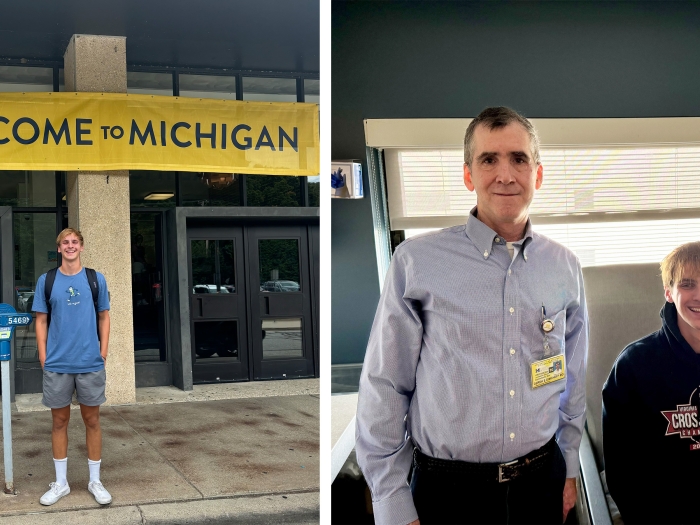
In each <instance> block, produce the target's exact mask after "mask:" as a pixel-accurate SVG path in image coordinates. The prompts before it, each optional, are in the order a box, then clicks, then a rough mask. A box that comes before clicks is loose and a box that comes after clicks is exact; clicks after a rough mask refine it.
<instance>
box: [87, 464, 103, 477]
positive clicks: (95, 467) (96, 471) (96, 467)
mask: <svg viewBox="0 0 700 525" xmlns="http://www.w3.org/2000/svg"><path fill="white" fill-rule="evenodd" d="M101 463H102V460H101V459H99V460H97V461H93V460H91V459H88V468H89V469H90V483H92V482H93V481H100V464H101Z"/></svg>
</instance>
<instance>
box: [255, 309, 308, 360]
mask: <svg viewBox="0 0 700 525" xmlns="http://www.w3.org/2000/svg"><path fill="white" fill-rule="evenodd" d="M262 330H263V340H262V346H263V359H287V358H291V357H303V356H304V351H303V346H302V340H301V318H296V319H263V321H262Z"/></svg>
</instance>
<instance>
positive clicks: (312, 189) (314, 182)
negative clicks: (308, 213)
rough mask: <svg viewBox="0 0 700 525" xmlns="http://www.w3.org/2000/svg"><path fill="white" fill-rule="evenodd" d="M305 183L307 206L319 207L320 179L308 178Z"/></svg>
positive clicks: (317, 177)
mask: <svg viewBox="0 0 700 525" xmlns="http://www.w3.org/2000/svg"><path fill="white" fill-rule="evenodd" d="M307 181H308V182H307V185H308V187H309V206H320V195H321V177H319V176H316V177H309V178H308V179H307Z"/></svg>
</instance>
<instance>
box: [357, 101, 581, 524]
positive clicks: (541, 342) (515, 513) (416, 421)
mask: <svg viewBox="0 0 700 525" xmlns="http://www.w3.org/2000/svg"><path fill="white" fill-rule="evenodd" d="M464 161H465V164H464V183H465V185H466V186H467V188H468V189H469V190H470V191H476V196H477V205H476V207H475V208H474V209H473V210H472V211H471V214H470V216H469V219H468V221H467V223H466V224H463V225H460V226H455V227H452V228H447V229H445V230H441V231H438V232H433V233H429V234H426V235H422V236H418V237H415V238H412V239H410V240H408V241H406V242H404V243H403V244H402V245H401V246H399V247H398V248H397V249H396V252H395V253H394V257H393V260H392V264H391V268H390V270H389V273H388V275H387V278H386V282H385V285H384V290H383V292H382V296H381V299H380V301H379V306H378V308H377V314H376V317H375V320H374V325H373V327H372V333H371V335H370V340H369V344H368V347H367V354H366V357H365V363H364V368H363V370H362V378H361V380H360V392H359V401H358V408H357V436H358V438H357V456H358V461H359V463H360V467H361V468H362V470H363V473H364V475H365V478H366V480H367V483H368V485H369V487H370V490H371V491H372V499H373V507H374V516H375V521H376V523H378V524H388V525H406V524H409V523H411V524H414V523H421V524H423V525H427V524H430V523H561V522H562V521H564V519H565V518H566V515H567V513H568V512H569V510H570V509H571V508H572V507H573V505H574V503H575V501H576V482H575V478H576V476H577V474H578V470H579V462H578V449H579V443H580V440H581V432H582V428H583V422H584V412H585V381H584V374H585V365H586V353H587V340H588V338H587V336H588V316H587V312H586V304H585V299H584V292H583V282H582V276H581V266H580V263H579V261H578V259H577V258H576V256H575V255H574V254H573V253H571V252H570V251H569V250H567V249H566V248H564V247H563V246H561V245H559V244H557V243H555V242H553V241H551V240H549V239H547V238H546V237H544V236H542V235H539V234H537V233H535V232H533V231H532V227H531V224H530V220H529V217H528V207H529V205H530V202H531V201H532V198H533V195H534V193H535V190H536V189H539V188H540V186H541V185H542V173H543V169H542V165H541V163H540V155H539V141H538V138H537V134H536V132H535V130H534V128H533V126H532V124H531V123H530V122H529V121H528V120H527V119H526V118H524V117H523V116H521V115H519V114H518V113H516V112H515V111H513V110H511V109H508V108H503V107H497V108H488V109H486V110H484V111H483V112H482V113H481V114H480V115H479V116H478V117H477V118H476V119H474V120H473V121H472V122H471V124H470V125H469V127H468V129H467V132H466V135H465V139H464ZM557 361H559V362H561V363H562V367H561V369H559V367H555V365H554V363H555V362H557ZM411 472H412V476H411V480H410V486H409V484H408V478H409V473H411Z"/></svg>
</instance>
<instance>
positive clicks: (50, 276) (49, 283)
mask: <svg viewBox="0 0 700 525" xmlns="http://www.w3.org/2000/svg"><path fill="white" fill-rule="evenodd" d="M57 271H58V268H51V269H50V270H49V271H48V272H46V280H45V281H44V298H45V299H46V306H47V307H48V308H49V311H51V302H50V301H49V300H50V299H51V290H53V283H54V281H55V280H56V272H57Z"/></svg>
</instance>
